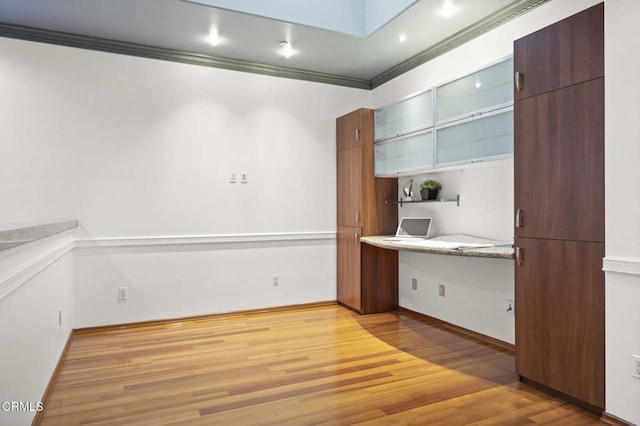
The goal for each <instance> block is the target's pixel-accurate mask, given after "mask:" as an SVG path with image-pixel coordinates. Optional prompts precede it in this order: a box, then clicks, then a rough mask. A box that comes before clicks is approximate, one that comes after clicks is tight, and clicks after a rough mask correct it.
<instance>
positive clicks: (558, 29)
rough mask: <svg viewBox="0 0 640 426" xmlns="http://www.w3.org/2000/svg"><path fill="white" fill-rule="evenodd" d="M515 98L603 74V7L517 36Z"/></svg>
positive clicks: (526, 96) (522, 97) (518, 98)
mask: <svg viewBox="0 0 640 426" xmlns="http://www.w3.org/2000/svg"><path fill="white" fill-rule="evenodd" d="M513 49H514V52H516V55H515V63H514V70H515V76H514V82H515V89H516V91H515V99H516V100H520V99H525V98H528V97H530V96H535V95H539V94H541V93H546V92H550V91H552V90H556V89H561V88H563V87H567V86H569V85H572V84H576V83H582V82H585V81H588V80H592V79H594V78H598V77H603V76H604V7H595V8H590V9H588V10H587V11H586V12H585V13H579V14H577V15H573V16H571V17H569V18H567V19H565V20H562V21H560V22H559V23H558V24H557V25H554V26H553V27H552V28H551V29H548V28H543V29H541V30H539V31H536V32H535V33H533V34H531V35H529V36H527V37H524V38H521V39H519V40H516V41H515V42H514V44H513Z"/></svg>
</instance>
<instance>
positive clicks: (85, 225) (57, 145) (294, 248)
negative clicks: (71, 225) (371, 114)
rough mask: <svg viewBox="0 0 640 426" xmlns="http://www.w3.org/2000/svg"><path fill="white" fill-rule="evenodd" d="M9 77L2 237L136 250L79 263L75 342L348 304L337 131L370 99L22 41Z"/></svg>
mask: <svg viewBox="0 0 640 426" xmlns="http://www.w3.org/2000/svg"><path fill="white" fill-rule="evenodd" d="M0 74H2V75H3V78H2V79H1V80H0V92H1V93H2V94H3V96H2V101H0V127H1V128H2V129H3V138H2V140H3V142H2V143H1V144H0V149H1V150H2V151H1V154H2V158H3V167H2V168H0V194H1V198H2V199H3V200H11V202H8V203H6V204H3V208H2V209H0V223H3V222H13V221H25V220H38V219H51V218H56V217H70V218H77V219H78V220H79V222H80V228H79V230H78V236H79V237H80V238H81V239H86V240H89V241H91V240H96V239H97V240H100V241H102V240H104V239H109V238H114V237H118V238H122V239H123V240H122V241H123V244H122V246H120V247H108V248H99V249H97V248H77V249H76V250H75V251H74V252H75V256H76V262H75V268H76V271H75V272H76V276H75V288H76V295H77V300H76V306H77V307H78V315H77V322H76V324H75V326H76V327H84V326H90V325H103V324H113V323H122V322H130V321H139V320H149V319H158V318H172V317H179V316H188V315H199V314H207V313H219V312H229V311H233V310H238V309H253V308H262V307H269V306H280V305H288V304H295V303H310V302H318V301H326V300H335V280H336V279H335V238H333V237H330V238H329V239H327V238H326V235H324V234H326V233H327V232H328V233H333V232H335V227H336V224H335V205H336V200H335V198H336V193H335V185H336V182H335V174H336V172H335V161H336V160H335V119H336V117H338V116H339V115H342V114H344V113H347V112H349V111H351V110H353V109H356V108H359V107H362V106H367V105H368V104H369V103H370V92H368V91H363V90H357V89H349V88H343V87H336V86H331V85H325V84H318V83H311V82H304V81H297V80H288V79H282V78H273V77H267V76H260V75H255V74H247V73H239V72H232V71H226V70H219V69H212V68H206V67H199V66H192V65H185V64H178V63H171V62H163V61H156V60H148V59H142V58H134V57H128V56H121V55H113V54H107V53H102V52H92V51H86V50H80V49H71V48H65V47H58V46H51V45H45V44H37V43H30V42H24V41H17V40H10V39H0ZM232 172H236V173H239V172H247V173H248V183H247V184H240V183H237V184H231V183H229V178H230V175H231V173H232ZM265 233H267V234H278V235H289V234H294V235H296V234H300V233H303V234H305V233H310V234H311V235H312V236H311V237H309V238H304V239H296V240H291V241H278V242H259V243H255V242H252V241H254V240H260V239H261V236H262V234H265ZM229 234H233V235H244V236H248V237H250V238H249V240H248V242H236V243H215V244H213V243H212V244H181V245H179V246H174V245H170V244H163V245H159V246H154V247H153V248H149V247H148V246H139V245H133V246H132V245H130V244H129V243H130V242H131V240H134V239H139V238H148V237H158V236H169V237H174V239H177V240H180V239H181V238H182V239H184V238H190V237H192V236H213V237H215V236H221V235H222V236H224V235H229ZM316 234H317V236H314V235H316ZM252 236H253V237H255V238H254V239H253V240H252V239H251V237H252ZM273 274H279V275H280V285H279V286H278V287H273V286H272V275H273ZM120 286H127V287H129V300H128V301H127V303H124V304H121V303H118V302H117V298H116V294H117V293H116V292H117V290H116V289H117V288H118V287H120Z"/></svg>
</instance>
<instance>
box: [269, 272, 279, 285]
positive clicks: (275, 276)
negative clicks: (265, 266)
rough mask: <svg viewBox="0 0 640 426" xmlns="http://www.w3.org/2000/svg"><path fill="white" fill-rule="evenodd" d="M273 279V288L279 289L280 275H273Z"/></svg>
mask: <svg viewBox="0 0 640 426" xmlns="http://www.w3.org/2000/svg"><path fill="white" fill-rule="evenodd" d="M271 278H273V286H274V287H278V286H279V285H280V275H278V274H273V275H272V276H271Z"/></svg>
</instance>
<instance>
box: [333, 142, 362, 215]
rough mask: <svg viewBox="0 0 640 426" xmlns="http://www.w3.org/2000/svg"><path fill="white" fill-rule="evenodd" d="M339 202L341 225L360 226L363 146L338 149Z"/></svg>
mask: <svg viewBox="0 0 640 426" xmlns="http://www.w3.org/2000/svg"><path fill="white" fill-rule="evenodd" d="M337 157H338V175H337V186H338V188H337V204H338V225H339V226H360V222H361V217H362V216H361V215H362V211H361V208H360V205H361V199H362V161H361V158H362V147H361V146H354V147H352V148H349V149H345V150H342V151H338V153H337Z"/></svg>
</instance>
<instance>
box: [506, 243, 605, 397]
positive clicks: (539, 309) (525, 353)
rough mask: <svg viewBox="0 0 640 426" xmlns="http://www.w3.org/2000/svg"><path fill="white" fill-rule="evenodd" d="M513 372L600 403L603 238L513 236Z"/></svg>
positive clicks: (602, 395) (602, 387)
mask: <svg viewBox="0 0 640 426" xmlns="http://www.w3.org/2000/svg"><path fill="white" fill-rule="evenodd" d="M516 247H518V248H519V249H520V253H521V260H522V264H518V263H516V268H515V276H516V288H515V296H516V369H517V372H518V374H520V375H521V376H524V377H526V378H528V379H531V380H533V381H535V382H538V383H541V384H544V385H546V386H549V387H551V388H553V389H556V390H558V391H560V392H563V393H565V394H567V395H570V396H572V397H575V398H577V399H579V400H581V401H584V402H587V403H588V404H591V405H593V406H595V407H600V408H604V355H605V353H604V348H605V346H604V345H605V342H604V295H605V289H604V272H603V271H602V258H603V257H604V244H603V243H588V242H578V241H559V240H544V239H530V238H516Z"/></svg>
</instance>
